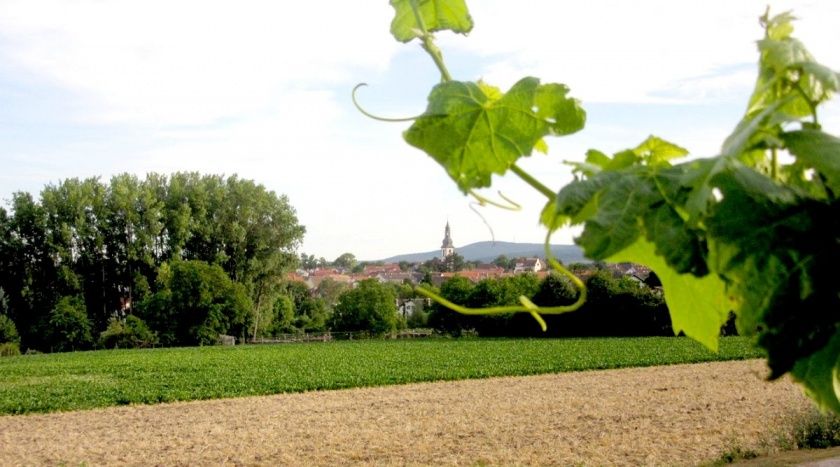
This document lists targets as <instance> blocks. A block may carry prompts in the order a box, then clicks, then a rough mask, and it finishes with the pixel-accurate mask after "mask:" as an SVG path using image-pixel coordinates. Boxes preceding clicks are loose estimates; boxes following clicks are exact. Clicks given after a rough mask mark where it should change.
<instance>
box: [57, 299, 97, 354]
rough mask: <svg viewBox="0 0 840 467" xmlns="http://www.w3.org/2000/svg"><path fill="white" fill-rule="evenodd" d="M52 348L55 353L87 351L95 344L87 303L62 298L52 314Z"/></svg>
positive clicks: (80, 300)
mask: <svg viewBox="0 0 840 467" xmlns="http://www.w3.org/2000/svg"><path fill="white" fill-rule="evenodd" d="M49 324H50V342H49V344H50V347H51V348H52V349H53V350H55V351H59V352H62V351H67V350H79V349H87V348H90V346H91V345H92V344H93V337H92V336H91V332H90V321H89V320H88V315H87V310H86V308H85V302H84V300H82V298H81V297H77V296H72V297H62V298H61V299H60V300H59V301H58V303H56V305H55V308H53V310H52V311H51V312H50V317H49Z"/></svg>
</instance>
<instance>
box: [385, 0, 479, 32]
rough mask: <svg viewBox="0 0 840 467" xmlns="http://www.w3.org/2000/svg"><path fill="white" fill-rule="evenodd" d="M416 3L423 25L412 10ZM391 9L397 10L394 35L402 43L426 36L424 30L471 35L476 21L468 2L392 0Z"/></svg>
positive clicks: (393, 24) (392, 30)
mask: <svg viewBox="0 0 840 467" xmlns="http://www.w3.org/2000/svg"><path fill="white" fill-rule="evenodd" d="M412 1H416V2H417V8H418V11H419V12H420V17H421V19H422V21H423V24H422V25H421V24H418V23H417V17H416V16H415V14H414V10H413V9H412V7H411V2H412ZM391 6H392V7H394V10H396V14H395V15H394V19H393V21H391V34H393V36H394V37H395V38H396V39H397V40H398V41H400V42H409V41H411V40H412V39H415V38H418V37H422V36H423V31H424V30H425V31H428V32H437V31H443V30H450V31H453V32H457V33H461V34H467V33H468V32H470V31H471V30H472V28H473V21H472V18H471V17H470V12H469V10H467V4H466V3H465V2H464V0H391Z"/></svg>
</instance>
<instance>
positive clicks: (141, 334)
mask: <svg viewBox="0 0 840 467" xmlns="http://www.w3.org/2000/svg"><path fill="white" fill-rule="evenodd" d="M99 342H100V345H102V346H103V347H105V348H109V349H113V348H123V349H126V348H145V347H151V346H153V345H155V344H157V342H158V339H157V335H156V334H155V333H154V332H153V331H152V330H151V329H149V327H148V326H146V323H144V322H143V320H142V319H140V318H138V317H136V316H134V315H128V316H127V317H126V318H125V320H121V319H117V318H111V320H110V321H109V322H108V328H107V329H105V330H104V331H102V333H101V334H100V335H99Z"/></svg>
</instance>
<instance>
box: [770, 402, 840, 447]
mask: <svg viewBox="0 0 840 467" xmlns="http://www.w3.org/2000/svg"><path fill="white" fill-rule="evenodd" d="M785 440H786V441H787V443H784V441H785ZM782 444H787V445H788V446H789V447H790V448H792V449H825V448H830V447H834V446H840V416H838V415H837V414H833V413H828V414H823V413H820V412H818V411H817V410H811V411H809V412H807V413H805V414H803V415H800V416H799V417H797V418H795V419H794V420H793V422H792V427H791V429H790V433H789V434H788V435H787V436H785V437H784V439H783V441H782Z"/></svg>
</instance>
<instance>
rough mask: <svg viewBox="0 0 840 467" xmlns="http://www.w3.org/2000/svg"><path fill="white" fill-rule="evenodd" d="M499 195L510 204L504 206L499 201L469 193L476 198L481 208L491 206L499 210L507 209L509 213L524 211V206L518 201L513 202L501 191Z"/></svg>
mask: <svg viewBox="0 0 840 467" xmlns="http://www.w3.org/2000/svg"><path fill="white" fill-rule="evenodd" d="M498 193H499V197H500V198H502V199H503V200H504V201H505V202H506V203H508V204H502V203H500V202H498V201H493V200H491V199H488V198H485V197H483V196H481V195H479V194H478V193H476V192H475V191H473V190H470V191H469V194H470V196H472V197H473V198H475V201H476V202H477V203H478V205H479V206H487V205H489V206H494V207H497V208H499V209H505V210H507V211H521V210H522V205H520V204H519V203H517V202H516V201H513V200H512V199H510V198H508V197H507V196H505V195H504V194H502V192H501V191H499V192H498Z"/></svg>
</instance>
